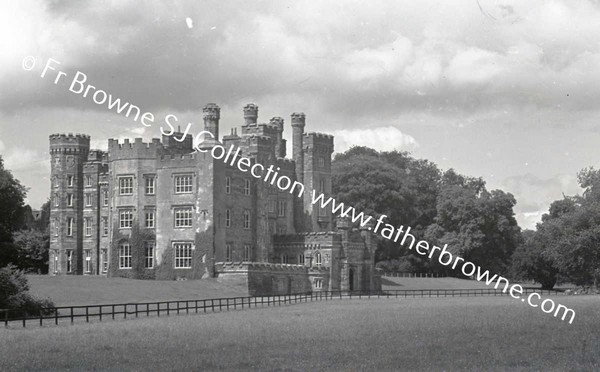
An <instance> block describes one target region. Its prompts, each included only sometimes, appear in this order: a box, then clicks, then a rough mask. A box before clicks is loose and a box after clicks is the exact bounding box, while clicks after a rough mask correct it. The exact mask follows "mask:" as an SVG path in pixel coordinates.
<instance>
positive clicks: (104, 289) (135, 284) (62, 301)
mask: <svg viewBox="0 0 600 372" xmlns="http://www.w3.org/2000/svg"><path fill="white" fill-rule="evenodd" d="M27 278H28V280H29V286H30V292H31V293H32V294H33V295H35V296H37V297H40V298H47V297H49V298H50V299H51V300H52V301H54V303H55V305H56V306H75V305H97V304H113V303H124V302H151V301H154V302H156V301H173V300H186V299H193V300H195V299H204V298H219V297H235V296H247V295H248V289H247V288H244V287H236V286H231V285H226V284H223V283H220V282H217V280H216V279H201V280H181V281H176V280H135V279H125V278H107V277H103V276H82V275H78V276H75V275H74V276H48V275H28V276H27Z"/></svg>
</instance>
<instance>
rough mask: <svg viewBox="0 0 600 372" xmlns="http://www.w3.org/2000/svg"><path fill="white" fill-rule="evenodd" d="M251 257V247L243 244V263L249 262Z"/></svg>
mask: <svg viewBox="0 0 600 372" xmlns="http://www.w3.org/2000/svg"><path fill="white" fill-rule="evenodd" d="M251 256H252V246H251V245H250V244H244V261H250V257H251Z"/></svg>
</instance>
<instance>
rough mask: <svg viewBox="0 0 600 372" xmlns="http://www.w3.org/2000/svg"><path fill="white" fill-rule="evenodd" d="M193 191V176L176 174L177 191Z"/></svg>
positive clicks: (180, 192)
mask: <svg viewBox="0 0 600 372" xmlns="http://www.w3.org/2000/svg"><path fill="white" fill-rule="evenodd" d="M190 192H192V176H191V175H185V176H175V193H176V194H187V193H190Z"/></svg>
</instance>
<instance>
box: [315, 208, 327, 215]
mask: <svg viewBox="0 0 600 372" xmlns="http://www.w3.org/2000/svg"><path fill="white" fill-rule="evenodd" d="M317 210H318V213H319V216H321V217H323V216H327V209H325V208H321V207H317Z"/></svg>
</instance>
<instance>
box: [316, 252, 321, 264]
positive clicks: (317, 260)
mask: <svg viewBox="0 0 600 372" xmlns="http://www.w3.org/2000/svg"><path fill="white" fill-rule="evenodd" d="M315 265H317V266H321V253H317V254H315Z"/></svg>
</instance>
